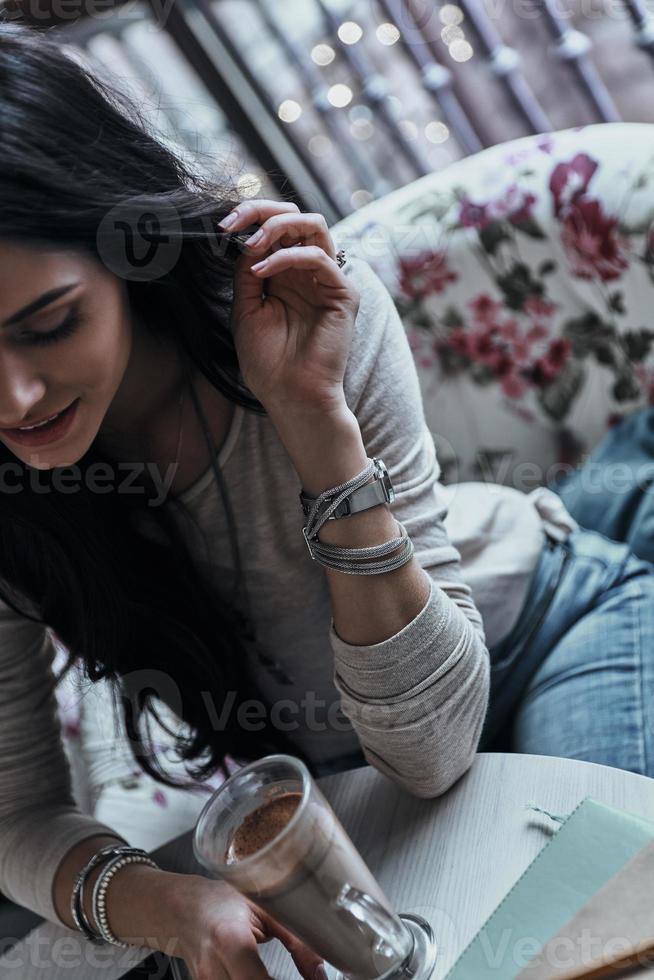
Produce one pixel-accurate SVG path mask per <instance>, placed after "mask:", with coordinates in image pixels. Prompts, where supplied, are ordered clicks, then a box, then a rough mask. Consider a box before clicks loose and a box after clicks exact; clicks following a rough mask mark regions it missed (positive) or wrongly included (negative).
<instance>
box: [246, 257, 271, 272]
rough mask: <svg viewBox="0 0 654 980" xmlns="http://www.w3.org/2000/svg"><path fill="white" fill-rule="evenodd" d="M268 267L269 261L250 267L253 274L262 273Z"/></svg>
mask: <svg viewBox="0 0 654 980" xmlns="http://www.w3.org/2000/svg"><path fill="white" fill-rule="evenodd" d="M267 265H268V259H264V260H263V261H262V262H256V263H255V264H254V265H252V266H250V268H251V269H252V271H253V272H261V270H262V269H265V268H266V266H267Z"/></svg>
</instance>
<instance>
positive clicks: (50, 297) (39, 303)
mask: <svg viewBox="0 0 654 980" xmlns="http://www.w3.org/2000/svg"><path fill="white" fill-rule="evenodd" d="M76 286H79V283H78V282H72V283H70V284H69V285H68V286H59V288H58V289H49V290H48V292H47V293H43V295H42V296H39V298H38V299H35V300H32V302H31V303H28V304H27V306H24V307H23V308H22V310H18V312H17V313H14V315H13V316H10V317H9V319H8V320H5V322H4V323H3V324H2V326H3V327H13V326H15V325H16V324H17V323H22V322H23V320H26V319H27V318H28V317H29V316H32V314H34V313H38V312H39V310H42V309H43V308H44V307H45V306H49V305H50V303H54V301H55V300H56V299H59V298H60V297H61V296H65V295H66V293H69V292H70V291H71V290H72V289H75V287H76Z"/></svg>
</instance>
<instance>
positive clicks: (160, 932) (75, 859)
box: [53, 836, 180, 955]
mask: <svg viewBox="0 0 654 980" xmlns="http://www.w3.org/2000/svg"><path fill="white" fill-rule="evenodd" d="M116 842H119V843H121V844H124V843H125V841H124V840H123V839H122V838H119V837H104V836H103V837H91V838H88V839H87V840H84V841H82V842H81V843H79V844H77V845H76V846H75V847H73V848H72V849H71V850H70V851H69V852H68V854H67V855H66V857H65V858H64V860H63V861H62V862H61V864H60V866H59V868H58V870H57V874H56V876H55V880H54V884H53V899H54V904H55V909H56V911H57V915H58V916H59V918H60V919H61V921H62V922H64V923H65V924H66V925H67V926H69V927H70V928H71V929H77V926H76V925H75V922H74V919H73V917H72V915H71V912H70V901H71V896H72V892H73V885H74V883H75V878H76V877H77V874H78V873H79V872H80V871H81V870H82V868H83V867H84V866H85V865H86V863H87V862H88V861H89V860H90V858H91V857H92V856H93V855H94V854H96V853H97V852H98V851H99V850H101V849H102V848H103V847H106V846H107V845H108V844H115V843H116ZM104 867H106V864H101V865H100V866H99V867H98V868H94V870H93V871H92V872H91V874H90V875H89V877H88V879H87V882H88V883H87V885H86V887H85V889H84V893H85V896H84V897H85V901H84V910H85V912H86V915H87V918H88V920H89V922H91V924H92V925H93V926H94V928H95V926H96V923H95V920H94V918H93V915H92V909H91V899H92V892H93V885H94V884H95V881H96V879H97V878H98V876H99V875H100V873H101V872H102V869H103V868H104ZM179 877H180V876H179V875H173V874H170V873H169V872H166V871H161V870H157V869H155V868H151V867H149V866H147V865H142V864H131V865H128V866H127V867H124V868H121V869H120V871H118V873H117V874H116V875H114V877H113V879H112V881H111V883H110V885H109V888H108V889H107V915H108V918H109V925H110V927H111V929H112V931H113V932H114V934H115V935H116V936H117V938H119V939H122V940H124V941H125V942H130V941H131V940H134V941H135V942H134V945H137V946H147V947H149V948H150V949H156V950H164V951H166V952H168V953H169V954H170V955H174V950H173V948H172V947H171V944H174V943H175V940H176V938H177V937H176V936H175V935H174V930H175V926H174V924H173V921H172V919H173V917H172V916H170V915H168V913H167V908H168V902H167V901H164V895H165V894H170V895H171V897H172V895H173V894H174V892H173V889H174V887H175V881H174V879H177V878H179Z"/></svg>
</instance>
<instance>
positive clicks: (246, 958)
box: [225, 945, 272, 980]
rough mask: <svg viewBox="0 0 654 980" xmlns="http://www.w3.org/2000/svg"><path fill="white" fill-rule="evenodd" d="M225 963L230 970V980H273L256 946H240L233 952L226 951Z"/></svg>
mask: <svg viewBox="0 0 654 980" xmlns="http://www.w3.org/2000/svg"><path fill="white" fill-rule="evenodd" d="M225 962H226V964H227V969H228V970H229V980H272V977H271V976H270V974H269V973H268V971H267V970H266V968H265V966H264V965H263V962H262V960H261V957H260V956H259V954H258V953H257V950H256V946H253V947H250V946H243V945H240V946H239V947H238V949H235V950H234V951H233V952H232V951H231V950H230V951H226V952H225Z"/></svg>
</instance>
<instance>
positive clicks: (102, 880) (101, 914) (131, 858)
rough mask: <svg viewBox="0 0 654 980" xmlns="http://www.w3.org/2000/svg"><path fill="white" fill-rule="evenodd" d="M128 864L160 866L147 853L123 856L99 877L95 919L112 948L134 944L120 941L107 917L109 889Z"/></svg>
mask: <svg viewBox="0 0 654 980" xmlns="http://www.w3.org/2000/svg"><path fill="white" fill-rule="evenodd" d="M128 864H146V865H149V866H150V867H152V868H158V865H157V864H155V862H154V861H153V860H152V858H151V857H149V856H148V855H147V854H146V853H145V851H143V852H141V853H140V854H131V855H121V856H118V857H115V858H113V860H112V861H111V862H110V863H109V864H108V865H107V867H106V868H104V869H103V870H102V872H101V873H100V875H99V876H98V880H97V881H96V883H95V885H94V886H93V896H92V899H91V906H92V909H93V917H94V919H95V921H96V922H97V924H98V929H99V931H100V936H101V937H102V939H103V940H104V942H107V943H111V945H112V946H121V947H123V948H125V949H126V948H128V947H129V946H131V945H132V943H126V942H123V940H122V939H118V938H117V936H115V935H114V934H113V932H112V931H111V927H110V926H109V918H108V916H107V900H106V896H107V889H108V887H109V884H110V882H111V880H112V878H113V877H114V875H115V874H116V873H117V872H118V871H120V869H121V868H125V867H127V865H128Z"/></svg>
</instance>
